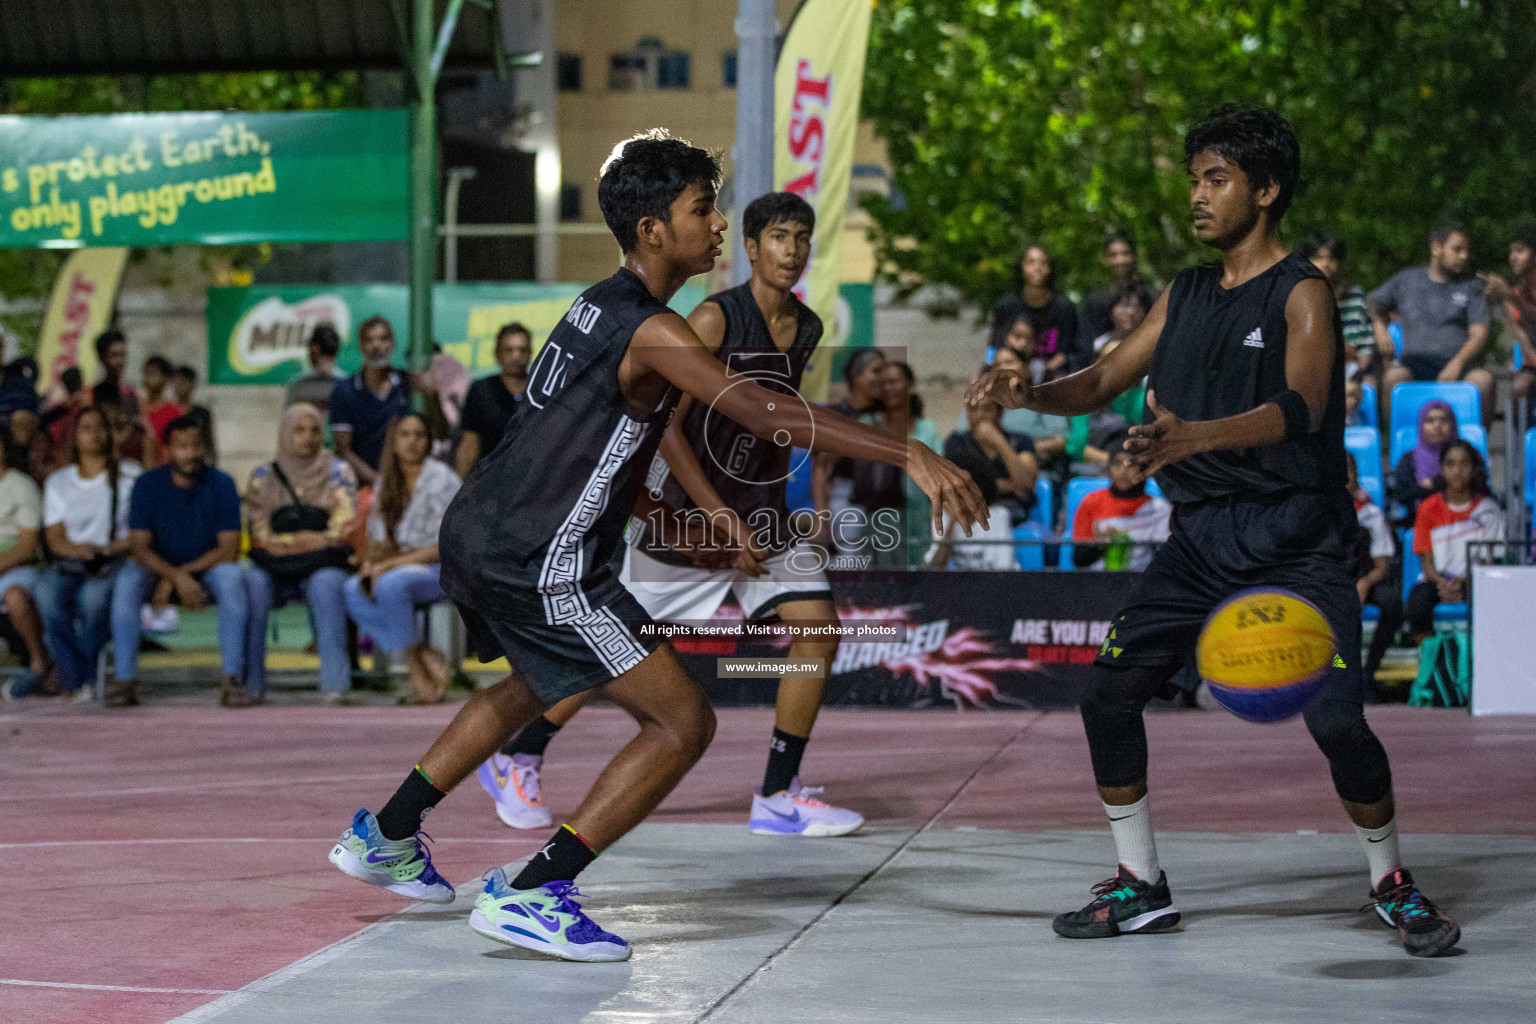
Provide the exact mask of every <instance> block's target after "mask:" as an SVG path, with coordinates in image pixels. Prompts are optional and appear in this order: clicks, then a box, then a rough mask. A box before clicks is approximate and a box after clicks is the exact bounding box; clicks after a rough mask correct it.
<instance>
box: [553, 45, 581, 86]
mask: <svg viewBox="0 0 1536 1024" xmlns="http://www.w3.org/2000/svg"><path fill="white" fill-rule="evenodd" d="M555 87H556V88H558V89H559V90H560V91H561V92H580V91H581V54H579V53H562V54H560V55H559V56H558V57H556V58H555Z"/></svg>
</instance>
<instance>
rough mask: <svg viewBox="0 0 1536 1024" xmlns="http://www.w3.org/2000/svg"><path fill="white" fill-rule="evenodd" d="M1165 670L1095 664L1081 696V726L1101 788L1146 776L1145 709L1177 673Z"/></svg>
mask: <svg viewBox="0 0 1536 1024" xmlns="http://www.w3.org/2000/svg"><path fill="white" fill-rule="evenodd" d="M1173 668H1174V667H1173V666H1169V667H1167V668H1163V667H1159V668H1131V667H1127V668H1109V667H1107V666H1105V665H1095V666H1094V668H1093V677H1092V680H1091V681H1090V683H1089V684H1088V688H1087V689H1086V690H1085V691H1084V692H1083V695H1082V701H1081V707H1080V710H1081V711H1082V715H1083V728H1084V730H1085V731H1086V732H1087V734H1088V752H1089V754H1090V755H1091V756H1092V758H1093V778H1094V781H1095V782H1097V783H1098V784H1099V785H1100V786H1129V785H1131V784H1132V783H1136V782H1140V781H1141V780H1142V779H1144V778H1146V777H1147V729H1146V723H1144V722H1143V721H1142V719H1141V709H1142V708H1144V707H1146V706H1147V701H1149V700H1151V699H1152V698H1153V697H1154V696H1156V694H1157V693H1158V691H1159V690H1161V689H1162V687H1163V685H1164V684H1165V683H1166V682H1167V681H1168V678H1169V676H1171V675H1172V673H1173Z"/></svg>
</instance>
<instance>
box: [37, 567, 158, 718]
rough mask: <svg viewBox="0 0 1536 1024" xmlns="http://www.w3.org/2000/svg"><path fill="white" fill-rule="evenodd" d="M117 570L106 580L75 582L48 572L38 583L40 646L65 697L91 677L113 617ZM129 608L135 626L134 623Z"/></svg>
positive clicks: (92, 578)
mask: <svg viewBox="0 0 1536 1024" xmlns="http://www.w3.org/2000/svg"><path fill="white" fill-rule="evenodd" d="M123 568H124V567H123V566H119V567H118V568H116V569H114V570H113V571H112V572H111V573H109V574H108V575H106V576H79V575H75V574H73V573H65V572H61V571H60V570H59V568H58V566H53V567H51V568H49V569H47V570H45V571H44V572H42V573H40V574H39V575H38V578H37V590H36V592H35V596H36V598H37V611H38V614H39V615H40V616H41V617H42V620H43V642H44V643H45V644H47V645H48V653H49V654H51V655H52V656H53V663H54V665H55V666H57V668H58V673H59V687H60V689H62V690H65V691H71V690H78V689H80V687H82V686H86V685H88V684H89V683H90V682H91V680H92V679H94V678H95V675H96V659H97V658H98V657H99V656H100V655H101V649H102V648H103V647H105V646H106V644H107V638H108V636H109V634H108V622H109V620H110V618H111V613H112V589H113V586H114V584H115V582H116V578H117V576H118V575H119V574H120V573H121V572H122V570H123ZM138 613H139V612H138V608H137V607H135V608H134V623H135V626H137V623H138Z"/></svg>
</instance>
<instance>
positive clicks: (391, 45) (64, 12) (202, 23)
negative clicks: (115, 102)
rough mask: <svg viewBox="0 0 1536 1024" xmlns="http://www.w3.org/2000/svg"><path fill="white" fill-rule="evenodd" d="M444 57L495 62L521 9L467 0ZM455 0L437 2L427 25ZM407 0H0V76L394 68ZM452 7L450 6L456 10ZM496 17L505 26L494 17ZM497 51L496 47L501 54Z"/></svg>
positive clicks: (402, 42)
mask: <svg viewBox="0 0 1536 1024" xmlns="http://www.w3.org/2000/svg"><path fill="white" fill-rule="evenodd" d="M469 2H470V4H471V6H476V7H481V8H484V9H485V10H486V11H488V12H489V13H491V15H492V16H491V17H489V18H488V17H485V16H479V17H475V16H470V17H465V18H460V19H458V22H459V23H458V27H457V29H456V31H454V32H453V38H452V43H451V45H450V46H449V48H448V52H447V60H446V63H447V64H449V65H450V66H452V65H460V66H463V65H476V66H479V67H488V66H494V65H495V64H496V63H497V62H498V57H499V55H498V52H497V51H498V50H500V49H501V37H502V35H506V37H507V38H515V36H512V35H510V34H509V33H510V32H514V31H516V22H517V19H518V16H519V14H520V13H521V12H519V11H516V10H509V9H507V8H517V7H521V6H522V4H507V3H503V4H501V5H499V6H501V7H502V8H503V9H502V10H500V11H496V10H495V9H494V7H495V6H498V5H493V4H492V3H491V2H490V0H469ZM461 4H462V0H458V2H453V0H438V2H437V3H436V4H435V6H436V8H437V10H436V17H435V18H434V23H436V24H440V23H441V22H442V21H443V16H444V14H445V13H446V12H447V11H448V9H449V8H450V7H452V8H455V9H457V8H458V7H459V6H461ZM408 7H409V3H408V0H394V2H389V0H0V75H4V76H5V77H22V76H44V75H97V74H102V75H125V74H132V75H148V74H176V73H183V72H201V71H277V70H331V69H342V68H387V69H398V68H399V67H401V65H402V62H404V61H405V60H406V57H407V53H408V50H409V48H410V43H409V39H410V32H411V26H410V25H409V24H408V19H409V18H410V12H409V10H408ZM455 13H457V11H456V10H455ZM498 15H499V18H500V21H501V23H502V26H503V33H502V34H501V35H499V34H498V33H496V32H495V31H494V30H493V29H492V25H493V24H494V23H495V21H496V20H497V16H498ZM500 56H502V57H504V54H502V55H500Z"/></svg>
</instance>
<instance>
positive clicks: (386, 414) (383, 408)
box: [330, 316, 411, 487]
mask: <svg viewBox="0 0 1536 1024" xmlns="http://www.w3.org/2000/svg"><path fill="white" fill-rule="evenodd" d="M357 347H358V348H359V349H361V350H362V353H363V368H362V369H361V370H360V371H358V372H357V373H355V374H353V375H352V376H350V377H348V378H346V379H345V380H339V381H337V382H336V387H335V388H334V389H333V390H332V391H331V409H330V413H331V434H332V436H333V437H334V438H335V441H336V455H337V457H338V458H340V459H342V460H344V461H345V462H346V463H347V465H349V466H351V467H352V472H353V473H355V474H357V483H358V486H360V487H368V486H371V485H372V484H373V483H374V481H375V479H376V478H377V477H378V475H379V459H380V458H381V457H382V456H383V454H384V437H385V435H386V434H388V433H389V423H390V421H391V420H393V419H396V418H398V417H400V416H403V415H405V414H406V413H407V412H409V411H410V408H411V384H410V379H409V378H408V377H407V376H406V375H405V374H404V373H401V372H399V371H397V370H396V369H395V368H394V367H393V366H391V365H390V361H391V360H392V359H393V358H394V355H395V329H394V327H392V326H391V325H390V322H389V321H388V320H386V319H384V318H383V317H382V316H372V317H369V318H368V319H367V320H364V321H363V323H362V325H361V326H360V327H358V329H357Z"/></svg>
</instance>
